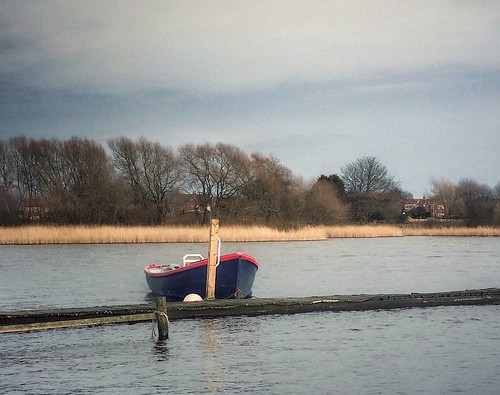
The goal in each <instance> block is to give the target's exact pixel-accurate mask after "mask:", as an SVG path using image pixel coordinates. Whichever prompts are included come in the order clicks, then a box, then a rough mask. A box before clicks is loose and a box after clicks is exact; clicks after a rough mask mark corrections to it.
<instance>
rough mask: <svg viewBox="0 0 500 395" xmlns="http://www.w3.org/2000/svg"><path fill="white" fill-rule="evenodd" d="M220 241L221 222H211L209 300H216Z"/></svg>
mask: <svg viewBox="0 0 500 395" xmlns="http://www.w3.org/2000/svg"><path fill="white" fill-rule="evenodd" d="M218 240H219V220H218V219H212V220H211V221H210V244H209V245H208V263H207V289H206V291H207V292H206V293H207V300H214V299H215V275H216V272H217V243H218Z"/></svg>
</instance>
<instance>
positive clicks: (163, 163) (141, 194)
mask: <svg viewBox="0 0 500 395" xmlns="http://www.w3.org/2000/svg"><path fill="white" fill-rule="evenodd" d="M108 145H109V147H110V148H111V151H112V153H113V157H114V164H115V166H116V168H117V169H118V171H119V173H120V174H121V176H122V177H123V179H124V180H125V181H126V183H127V184H128V185H129V186H130V187H131V189H132V190H133V192H134V195H135V198H136V201H138V202H140V203H141V205H142V206H143V207H144V209H146V210H149V209H152V210H153V211H154V218H153V219H152V220H153V222H155V223H157V224H161V223H164V222H165V220H166V216H167V214H168V213H169V212H170V211H171V207H170V199H171V196H172V194H173V193H174V192H175V191H176V190H177V189H178V188H179V185H180V182H181V180H182V175H183V173H182V167H181V165H180V162H179V158H178V157H177V156H176V155H175V153H174V152H173V150H172V149H171V148H170V147H163V146H162V145H161V144H160V143H158V142H151V141H149V140H148V139H146V138H144V137H142V138H140V139H139V140H138V141H137V142H134V141H132V140H131V139H129V138H127V137H120V138H117V139H111V140H109V141H108Z"/></svg>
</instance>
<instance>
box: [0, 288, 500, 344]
mask: <svg viewBox="0 0 500 395" xmlns="http://www.w3.org/2000/svg"><path fill="white" fill-rule="evenodd" d="M498 304H500V288H488V289H476V290H464V291H450V292H434V293H411V294H376V295H332V296H313V297H297V298H262V299H260V298H252V299H226V300H210V301H208V300H205V301H201V302H175V303H168V318H169V319H170V320H177V319H187V318H191V319H193V318H215V317H227V316H240V315H247V316H255V315H264V314H296V313H308V312H319V311H336V312H342V311H364V310H386V309H399V308H414V307H436V306H462V305H498ZM157 309H158V303H157V304H156V305H155V304H139V305H124V306H99V307H83V308H69V309H51V310H22V311H21V310H16V311H3V312H0V333H8V332H24V331H33V330H41V329H55V328H68V327H78V326H92V325H106V324H118V323H135V322H144V321H151V320H153V319H156V318H160V317H159V316H158V310H157ZM161 314H162V315H163V316H165V314H164V313H161ZM167 337H168V332H167Z"/></svg>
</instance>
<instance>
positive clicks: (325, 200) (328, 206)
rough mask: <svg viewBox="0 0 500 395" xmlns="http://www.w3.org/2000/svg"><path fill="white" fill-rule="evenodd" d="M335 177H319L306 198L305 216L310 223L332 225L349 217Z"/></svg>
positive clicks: (347, 207)
mask: <svg viewBox="0 0 500 395" xmlns="http://www.w3.org/2000/svg"><path fill="white" fill-rule="evenodd" d="M332 181H338V180H337V179H336V178H327V177H324V178H322V177H320V178H319V179H318V180H317V181H316V182H315V183H314V184H313V185H312V187H311V189H310V191H309V192H308V194H307V198H306V204H305V208H306V218H307V219H308V222H309V223H311V224H322V225H334V224H340V223H345V222H346V221H347V220H348V219H349V206H348V205H347V204H346V203H345V202H344V201H342V199H341V198H340V196H339V195H340V193H339V188H340V187H341V185H339V184H336V183H335V182H332Z"/></svg>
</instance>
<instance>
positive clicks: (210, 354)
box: [200, 319, 224, 392]
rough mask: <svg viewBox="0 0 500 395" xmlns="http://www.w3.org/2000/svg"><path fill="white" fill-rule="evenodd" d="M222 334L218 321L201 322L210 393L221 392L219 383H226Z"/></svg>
mask: <svg viewBox="0 0 500 395" xmlns="http://www.w3.org/2000/svg"><path fill="white" fill-rule="evenodd" d="M220 333H221V332H220V329H219V328H218V327H217V321H215V320H211V319H207V320H202V321H201V334H200V340H201V341H200V346H201V347H202V348H203V350H204V353H203V360H204V368H205V376H206V377H207V380H208V382H207V387H206V389H207V391H208V392H219V391H220V390H221V388H220V386H219V383H220V382H223V381H224V380H223V374H224V370H223V367H222V362H221V358H222V352H221V351H222V347H221V344H220V339H219V336H220Z"/></svg>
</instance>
